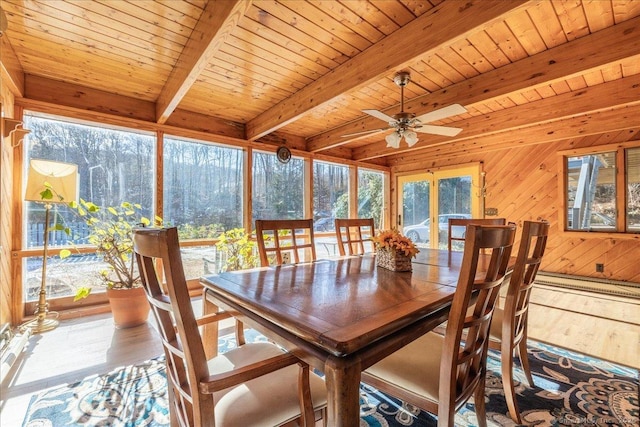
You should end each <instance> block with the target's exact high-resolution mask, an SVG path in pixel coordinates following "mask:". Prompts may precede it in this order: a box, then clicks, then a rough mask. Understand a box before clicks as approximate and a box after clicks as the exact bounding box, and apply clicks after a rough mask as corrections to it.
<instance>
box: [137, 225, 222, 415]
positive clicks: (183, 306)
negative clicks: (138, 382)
mask: <svg viewBox="0 0 640 427" xmlns="http://www.w3.org/2000/svg"><path fill="white" fill-rule="evenodd" d="M133 244H134V251H135V254H136V258H137V261H138V265H139V266H140V274H141V278H142V283H143V286H144V288H145V292H146V293H147V299H148V300H149V302H150V304H151V307H152V311H153V313H154V316H155V318H156V320H157V323H158V325H159V328H160V335H161V337H162V344H163V347H164V350H165V357H166V363H167V377H168V380H169V387H170V389H171V390H170V393H169V395H170V401H172V402H171V403H172V406H173V409H174V410H175V416H176V418H177V420H178V422H179V424H180V425H182V426H190V425H207V423H206V422H204V423H203V418H204V417H205V415H204V414H213V404H214V402H213V399H212V398H211V397H210V396H209V397H208V398H207V399H200V398H199V397H198V396H194V395H193V393H192V390H193V387H191V385H196V388H197V384H198V383H199V381H200V379H201V378H205V377H206V376H207V375H208V367H207V360H206V357H205V353H204V348H203V346H202V341H201V338H200V333H199V331H198V325H197V322H196V319H195V315H194V313H193V308H192V306H191V298H190V296H189V290H188V289H187V282H186V279H185V276H184V270H183V267H182V259H181V255H180V246H179V242H178V231H177V229H176V228H175V227H172V228H165V229H136V230H134V233H133ZM157 263H161V265H162V267H163V272H164V276H160V275H159V273H158V264H157ZM160 277H164V279H165V281H166V287H165V289H166V292H168V294H169V295H167V294H165V293H164V292H165V291H163V288H162V287H161V285H160V283H161V280H160ZM171 301H176V306H174V305H173V304H172V303H171ZM177 306H179V307H177ZM209 423H210V422H209Z"/></svg>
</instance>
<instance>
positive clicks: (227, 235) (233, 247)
mask: <svg viewBox="0 0 640 427" xmlns="http://www.w3.org/2000/svg"><path fill="white" fill-rule="evenodd" d="M216 247H217V248H218V249H219V250H220V251H221V252H222V253H224V254H225V255H226V260H225V265H224V269H225V271H236V270H242V269H245V268H253V267H257V266H258V265H260V264H259V263H260V259H259V258H258V256H257V255H256V251H255V249H256V243H255V241H254V240H252V239H251V236H250V235H249V234H247V233H246V232H245V230H244V228H232V229H231V230H227V231H225V232H224V233H222V234H220V236H219V237H218V242H217V243H216Z"/></svg>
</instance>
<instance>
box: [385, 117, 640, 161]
mask: <svg viewBox="0 0 640 427" xmlns="http://www.w3.org/2000/svg"><path fill="white" fill-rule="evenodd" d="M639 118H640V105H634V106H630V107H622V108H617V109H612V110H606V111H599V112H597V113H593V114H585V115H582V116H578V117H572V118H569V119H564V120H559V121H557V122H553V123H545V124H540V125H533V126H529V127H526V128H523V129H522V132H511V131H507V132H502V133H500V134H492V135H487V136H484V137H482V138H476V139H473V140H466V141H458V142H453V143H451V144H446V145H438V146H433V147H428V148H427V149H425V150H423V151H421V152H419V153H414V152H412V153H403V154H400V155H397V156H393V158H390V159H389V166H391V167H394V166H400V165H404V164H409V163H414V164H415V163H420V164H423V165H426V164H428V163H429V162H430V161H433V160H435V159H438V161H443V160H445V159H450V158H454V157H458V156H467V155H469V154H480V155H481V154H484V153H488V152H492V151H498V150H504V149H508V148H514V147H524V146H527V145H536V144H544V143H549V142H554V141H560V140H567V139H570V138H574V137H576V136H581V137H585V136H588V135H597V134H602V133H603V132H606V131H609V132H617V131H622V130H627V129H637V128H638V126H640V119H639Z"/></svg>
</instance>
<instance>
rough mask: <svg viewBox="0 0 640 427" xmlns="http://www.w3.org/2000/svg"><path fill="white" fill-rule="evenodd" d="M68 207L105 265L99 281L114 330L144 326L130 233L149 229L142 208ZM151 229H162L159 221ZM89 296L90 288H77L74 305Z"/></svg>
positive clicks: (146, 307)
mask: <svg viewBox="0 0 640 427" xmlns="http://www.w3.org/2000/svg"><path fill="white" fill-rule="evenodd" d="M69 206H70V207H71V209H72V210H73V211H74V212H75V213H76V214H77V215H78V216H79V217H80V218H82V219H83V220H84V222H85V223H86V224H87V226H88V227H89V230H90V233H89V236H88V238H87V239H88V243H89V244H91V245H93V246H95V247H96V254H97V255H98V256H99V257H101V258H102V260H103V261H104V262H105V263H106V264H107V268H106V269H104V270H102V271H101V272H100V281H101V283H102V284H103V285H104V286H105V287H106V288H107V297H108V298H109V303H110V304H111V310H112V312H113V315H114V322H115V324H116V327H119V328H127V327H133V326H137V325H139V324H142V323H144V322H146V320H147V316H148V314H149V304H148V302H147V300H146V296H145V294H144V290H143V288H142V282H141V280H140V274H139V272H138V271H137V269H136V263H135V258H134V255H133V234H132V231H133V228H134V227H136V226H142V227H146V226H148V225H151V220H150V219H149V218H146V217H145V216H144V215H142V208H141V206H140V205H139V204H135V203H129V202H123V203H121V204H120V205H119V206H108V207H104V208H101V207H99V206H97V205H96V204H94V203H92V202H87V201H85V200H80V203H79V204H78V203H75V202H72V203H70V204H69ZM154 225H156V226H159V225H162V219H161V218H159V217H156V218H155V219H154ZM61 258H62V257H61ZM123 291H127V292H126V293H125V292H123ZM90 293H91V288H88V287H80V288H79V289H78V291H77V292H76V295H75V298H74V301H77V300H79V299H82V298H86V297H87V296H89V294H90ZM120 308H122V309H123V310H124V313H121V312H120ZM138 309H140V310H139V312H138Z"/></svg>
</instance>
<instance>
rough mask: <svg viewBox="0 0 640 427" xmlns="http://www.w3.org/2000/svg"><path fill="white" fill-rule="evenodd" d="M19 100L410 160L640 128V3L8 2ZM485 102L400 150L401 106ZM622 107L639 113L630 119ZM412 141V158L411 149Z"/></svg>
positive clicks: (363, 156) (423, 108) (6, 54)
mask: <svg viewBox="0 0 640 427" xmlns="http://www.w3.org/2000/svg"><path fill="white" fill-rule="evenodd" d="M1 7H2V10H3V12H4V13H5V14H6V16H7V21H8V28H7V30H6V31H5V33H4V35H3V37H2V47H3V50H2V53H3V57H2V62H3V72H4V73H6V74H5V75H8V76H9V77H10V79H9V80H8V81H10V82H12V86H13V87H14V90H15V91H17V92H18V95H19V98H20V97H23V98H24V99H25V100H29V101H46V102H53V103H56V104H60V105H67V106H69V107H75V108H81V109H84V110H90V111H97V112H102V113H109V114H114V115H116V116H122V117H127V118H130V119H139V120H144V121H149V122H154V123H159V124H166V125H175V126H180V127H185V128H192V129H196V130H206V131H208V132H210V133H213V134H215V135H219V136H220V137H221V138H222V137H225V138H227V139H228V138H229V137H231V138H237V139H239V140H242V139H246V140H264V141H267V142H269V141H271V142H274V141H276V142H277V143H286V144H289V145H291V146H292V147H295V148H299V149H305V150H307V151H311V152H317V153H325V154H330V155H335V156H339V157H343V158H346V159H351V160H361V161H370V162H375V163H381V164H387V165H394V164H397V163H398V162H402V161H404V160H405V159H406V158H408V157H413V156H422V157H425V158H426V157H428V156H430V155H434V153H436V154H437V153H442V152H443V151H444V152H446V151H447V150H451V151H452V152H465V153H469V152H472V151H473V150H478V149H486V150H490V149H499V148H504V147H508V146H512V145H513V146H517V145H522V144H523V143H531V142H532V141H534V142H536V143H538V142H544V141H551V140H558V139H561V138H564V139H566V138H572V137H575V136H578V135H590V134H599V133H606V132H619V131H621V130H624V129H626V128H632V127H636V128H637V127H638V126H639V125H640V122H639V120H640V119H639V118H640V1H638V0H631V1H618V0H593V1H590V0H582V1H580V0H572V1H555V0H554V1H547V0H545V1H524V0H510V1H503V0H496V1H491V0H468V1H460V0H446V1H441V0H430V1H420V0H340V1H336V0H322V1H317V0H314V1H302V0H270V1H264V0H253V1H242V0H238V1H220V0H218V1H210V2H208V1H205V0H188V1H180V0H157V1H152V0H94V1H83V0H3V1H2V3H1ZM400 70H405V71H409V72H410V74H411V82H410V83H409V84H408V86H407V87H406V88H405V100H404V101H405V105H404V107H405V111H407V112H410V113H415V114H416V115H421V114H424V113H426V112H429V111H433V110H435V109H438V108H441V107H445V106H447V105H450V104H453V103H459V104H461V105H463V106H464V107H465V108H466V109H467V110H468V113H466V114H462V115H458V116H454V117H449V118H447V119H443V120H440V121H438V122H434V123H432V124H437V125H446V126H453V127H459V128H462V129H463V130H462V132H461V133H460V134H459V135H458V136H455V137H445V136H436V135H428V134H419V142H418V143H417V144H416V145H415V146H414V147H412V148H409V147H408V146H407V145H406V144H405V143H404V142H402V144H401V146H400V148H399V149H393V148H387V147H386V142H385V141H384V137H385V135H386V134H388V133H389V131H383V132H377V133H374V134H369V135H368V136H365V137H362V135H359V136H358V137H343V135H346V134H351V133H357V132H362V131H365V130H373V129H380V128H384V127H386V124H385V123H384V122H382V121H380V120H379V119H376V118H373V117H370V116H368V115H366V114H364V113H363V112H362V111H361V110H363V109H376V110H380V111H384V112H385V113H387V114H389V115H393V114H395V113H397V112H399V111H400V102H401V99H400V89H399V88H398V86H396V85H395V84H394V82H393V76H394V74H395V73H396V72H397V71H400ZM621 115H623V116H624V117H626V118H627V119H625V120H620V117H621ZM408 153H409V154H408Z"/></svg>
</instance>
